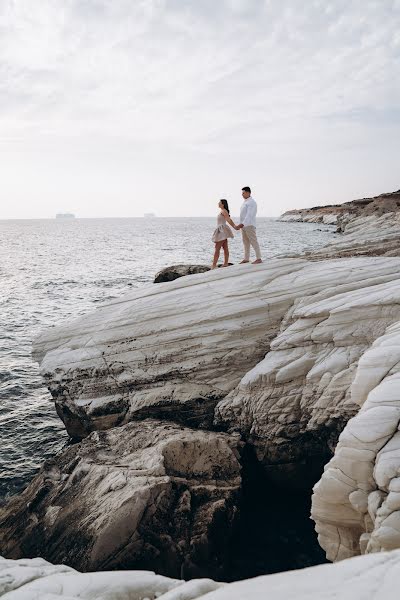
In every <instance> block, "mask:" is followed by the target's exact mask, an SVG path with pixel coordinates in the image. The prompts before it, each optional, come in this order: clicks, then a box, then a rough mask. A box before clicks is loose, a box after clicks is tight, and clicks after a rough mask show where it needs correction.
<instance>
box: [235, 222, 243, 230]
mask: <svg viewBox="0 0 400 600" xmlns="http://www.w3.org/2000/svg"><path fill="white" fill-rule="evenodd" d="M243 227H244V225H243V223H240V225H237V227H236V229H237V230H238V231H239V229H243Z"/></svg>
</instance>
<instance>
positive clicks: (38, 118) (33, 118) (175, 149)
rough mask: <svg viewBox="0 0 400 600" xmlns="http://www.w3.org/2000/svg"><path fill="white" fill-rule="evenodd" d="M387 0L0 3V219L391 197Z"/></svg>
mask: <svg viewBox="0 0 400 600" xmlns="http://www.w3.org/2000/svg"><path fill="white" fill-rule="evenodd" d="M399 22H400V0H304V1H303V2H301V1H300V0H104V1H103V0H0V218H12V217H18V218H19V217H27V218H28V217H38V218H40V217H53V216H54V215H55V213H56V212H60V211H72V212H74V213H76V215H77V216H82V217H90V216H98V217H101V216H141V215H142V214H143V213H144V212H150V211H151V212H155V213H156V214H157V215H159V216H202V215H214V214H215V213H216V202H217V200H218V199H219V198H221V197H225V198H228V200H229V201H230V203H231V205H232V208H233V213H234V214H237V208H238V207H239V205H240V202H241V196H240V190H241V188H242V187H243V186H244V185H250V186H251V187H252V189H253V195H254V197H255V198H256V200H257V201H258V203H259V214H261V215H265V216H274V215H278V214H280V213H281V212H283V211H284V210H287V209H290V208H296V207H297V208H299V207H303V206H312V205H315V204H327V203H332V202H343V201H346V200H350V199H352V198H357V197H363V196H371V195H376V194H378V193H380V192H384V191H393V190H395V189H398V188H400V168H399V165H400V160H399V159H400V28H399Z"/></svg>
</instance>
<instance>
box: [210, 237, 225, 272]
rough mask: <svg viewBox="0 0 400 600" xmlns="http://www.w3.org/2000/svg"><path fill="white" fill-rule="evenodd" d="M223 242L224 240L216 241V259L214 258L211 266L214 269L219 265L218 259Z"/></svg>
mask: <svg viewBox="0 0 400 600" xmlns="http://www.w3.org/2000/svg"><path fill="white" fill-rule="evenodd" d="M222 244H223V242H215V252H214V260H213V264H212V267H211V268H212V269H215V267H216V266H217V263H218V259H219V253H220V252H221V247H222Z"/></svg>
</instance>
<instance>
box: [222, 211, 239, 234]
mask: <svg viewBox="0 0 400 600" xmlns="http://www.w3.org/2000/svg"><path fill="white" fill-rule="evenodd" d="M221 212H222V214H223V215H224V217H225V219H226V220H227V221H228V223H229V225H230V226H231V227H233V229H237V230H238V229H240V227H238V226H237V225H235V223H234V222H233V221H232V219H231V218H230V216H229V213H228V211H227V210H225V208H223V209H222V211H221Z"/></svg>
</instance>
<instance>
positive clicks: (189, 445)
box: [0, 420, 241, 578]
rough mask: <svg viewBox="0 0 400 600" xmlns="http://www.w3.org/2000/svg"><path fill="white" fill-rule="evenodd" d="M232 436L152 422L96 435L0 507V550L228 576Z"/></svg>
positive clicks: (75, 563) (234, 474)
mask: <svg viewBox="0 0 400 600" xmlns="http://www.w3.org/2000/svg"><path fill="white" fill-rule="evenodd" d="M239 447H240V442H239V440H238V436H235V437H234V436H229V435H227V434H225V433H216V432H208V431H200V430H191V429H188V428H185V427H182V426H179V425H175V424H172V423H161V422H159V421H154V420H145V421H142V422H140V423H139V422H136V423H128V424H127V425H125V426H124V427H117V428H114V429H112V430H110V431H106V432H105V431H104V432H93V433H92V434H91V435H90V436H89V437H88V438H86V439H85V440H84V441H83V442H81V443H80V444H75V445H73V446H71V447H69V448H68V449H67V450H65V451H64V452H63V453H61V454H59V455H58V456H57V457H55V458H54V459H52V460H50V461H48V462H47V463H45V464H44V466H43V468H42V470H41V472H40V473H39V474H38V475H37V476H36V477H35V478H34V479H33V481H32V483H31V484H30V485H29V486H28V488H27V489H26V490H25V491H24V492H23V493H22V494H21V495H19V496H15V497H14V498H12V499H11V500H10V502H9V503H8V504H7V506H6V507H4V508H0V548H1V551H2V553H3V554H4V555H5V556H7V557H10V558H22V557H23V558H26V557H31V558H33V557H35V556H42V557H43V558H46V559H48V560H51V561H52V562H60V563H63V564H68V565H70V566H71V567H75V568H79V569H81V570H83V571H93V570H104V569H109V570H111V569H117V568H125V569H127V568H152V569H155V570H157V572H158V573H162V574H168V575H170V576H171V575H172V576H174V577H179V578H181V577H182V578H190V577H196V576H200V575H201V576H204V575H205V574H207V575H208V574H210V575H212V577H214V578H221V577H223V576H224V574H225V568H226V566H227V564H226V563H227V560H228V558H229V552H228V551H227V549H228V545H229V542H230V539H231V533H232V523H233V520H234V518H235V516H236V513H237V504H238V499H239V491H240V485H241V477H240V464H239V461H238V458H239V451H238V449H239Z"/></svg>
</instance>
